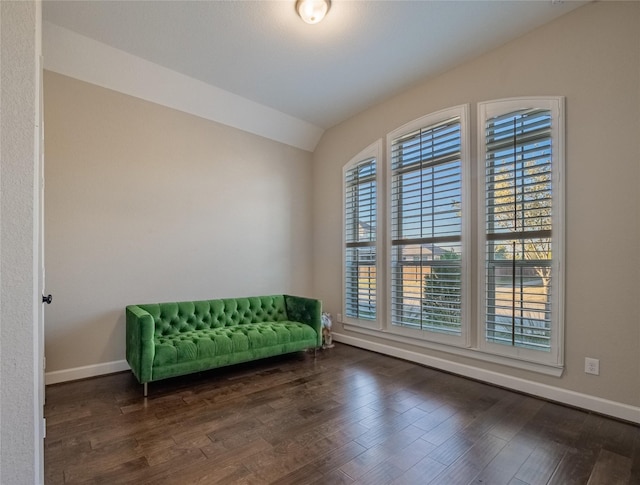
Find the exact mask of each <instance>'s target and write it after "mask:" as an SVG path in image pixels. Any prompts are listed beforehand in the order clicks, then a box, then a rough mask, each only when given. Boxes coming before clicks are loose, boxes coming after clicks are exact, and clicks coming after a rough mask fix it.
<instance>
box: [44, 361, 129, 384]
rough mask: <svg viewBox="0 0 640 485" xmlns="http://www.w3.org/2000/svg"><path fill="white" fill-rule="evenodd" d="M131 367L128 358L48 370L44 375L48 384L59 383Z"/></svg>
mask: <svg viewBox="0 0 640 485" xmlns="http://www.w3.org/2000/svg"><path fill="white" fill-rule="evenodd" d="M129 369H130V367H129V364H128V363H127V361H126V360H116V361H114V362H105V363H104V364H94V365H85V366H82V367H74V368H72V369H64V370H56V371H53V372H47V373H45V375H44V382H45V384H46V385H49V384H58V383H59V382H67V381H76V380H78V379H86V378H87V377H96V376H101V375H104V374H113V373H114V372H121V371H124V370H129Z"/></svg>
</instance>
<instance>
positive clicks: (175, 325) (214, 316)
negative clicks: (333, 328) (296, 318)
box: [139, 295, 287, 339]
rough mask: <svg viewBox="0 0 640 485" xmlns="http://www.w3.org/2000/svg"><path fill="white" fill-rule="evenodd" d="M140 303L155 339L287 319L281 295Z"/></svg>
mask: <svg viewBox="0 0 640 485" xmlns="http://www.w3.org/2000/svg"><path fill="white" fill-rule="evenodd" d="M139 306H140V308H142V309H143V310H145V311H147V312H149V313H150V314H151V316H152V317H153V321H154V327H155V331H154V337H155V338H156V339H157V338H160V337H172V336H176V335H184V334H186V333H188V332H193V331H201V330H210V329H217V328H225V327H231V326H235V325H242V324H255V323H262V322H279V321H284V320H286V319H287V312H286V308H285V301H284V296H282V295H275V296H262V297H251V298H228V299H223V300H203V301H195V302H191V301H187V302H178V303H156V304H149V305H139Z"/></svg>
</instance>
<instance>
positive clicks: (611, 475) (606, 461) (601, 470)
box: [587, 449, 631, 485]
mask: <svg viewBox="0 0 640 485" xmlns="http://www.w3.org/2000/svg"><path fill="white" fill-rule="evenodd" d="M630 478H631V459H630V458H627V457H626V456H622V455H618V454H617V453H612V452H611V451H608V450H605V449H603V450H601V451H600V454H599V455H598V460H597V461H596V464H595V466H594V467H593V471H592V472H591V476H590V477H589V481H588V482H587V485H625V484H627V483H629V479H630Z"/></svg>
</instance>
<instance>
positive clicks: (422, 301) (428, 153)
mask: <svg viewBox="0 0 640 485" xmlns="http://www.w3.org/2000/svg"><path fill="white" fill-rule="evenodd" d="M460 130H461V129H460V119H459V118H457V117H456V118H451V119H448V120H446V121H444V122H442V123H437V124H434V125H431V126H428V127H424V128H422V129H420V130H415V131H413V132H411V133H409V134H406V135H404V136H400V137H398V138H396V139H395V140H393V141H392V148H391V179H392V180H391V206H392V207H391V233H392V241H391V245H392V250H391V275H390V277H391V298H390V302H391V323H392V324H393V325H397V326H401V327H407V328H415V329H420V330H425V331H436V332H442V333H448V334H452V335H460V332H461V311H462V310H461V298H460V294H461V278H462V276H461V275H462V266H461V231H462V226H461V214H460V206H461V200H462V199H461V192H462V170H461V153H460V151H461V137H460V136H461V135H460V133H461V131H460Z"/></svg>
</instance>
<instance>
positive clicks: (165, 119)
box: [44, 72, 312, 372]
mask: <svg viewBox="0 0 640 485" xmlns="http://www.w3.org/2000/svg"><path fill="white" fill-rule="evenodd" d="M44 81H45V83H44V95H45V132H46V141H45V159H46V164H45V165H46V173H45V177H46V190H45V258H46V267H47V275H46V279H47V291H48V292H50V293H52V294H53V295H54V304H53V305H51V306H50V307H49V308H47V315H46V317H47V318H46V357H47V371H48V372H55V371H60V370H67V369H72V368H77V367H81V366H90V365H96V364H104V363H108V362H113V361H121V360H122V359H124V355H125V354H124V345H125V338H124V307H125V305H127V304H132V303H145V302H160V301H179V300H191V299H206V298H218V297H238V296H248V295H263V294H272V293H283V292H290V293H294V294H302V295H305V294H306V295H309V294H310V293H311V255H312V238H311V231H312V224H311V198H310V195H309V194H310V193H311V187H312V186H311V154H310V153H308V152H305V151H302V150H299V149H295V148H292V147H289V146H287V145H284V144H280V143H277V142H273V141H270V140H267V139H265V138H261V137H258V136H255V135H251V134H248V133H245V132H242V131H239V130H236V129H233V128H229V127H226V126H223V125H220V124H217V123H214V122H210V121H206V120H203V119H201V118H197V117H195V116H192V115H188V114H185V113H181V112H178V111H175V110H172V109H169V108H165V107H162V106H159V105H156V104H153V103H149V102H146V101H142V100H140V99H137V98H133V97H129V96H126V95H123V94H119V93H116V92H114V91H110V90H107V89H104V88H100V87H97V86H95V85H91V84H87V83H84V82H81V81H77V80H74V79H71V78H68V77H65V76H61V75H59V74H55V73H52V72H46V73H45V79H44Z"/></svg>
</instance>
